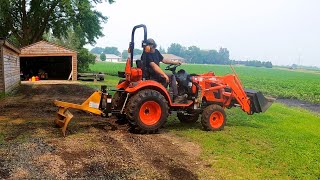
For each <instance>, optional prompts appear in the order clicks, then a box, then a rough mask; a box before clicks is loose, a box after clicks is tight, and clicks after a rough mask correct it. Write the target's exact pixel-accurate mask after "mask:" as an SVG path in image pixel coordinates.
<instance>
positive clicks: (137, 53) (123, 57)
mask: <svg viewBox="0 0 320 180" xmlns="http://www.w3.org/2000/svg"><path fill="white" fill-rule="evenodd" d="M142 53H143V51H142V50H141V49H134V50H133V55H134V56H135V55H141V54H142ZM121 55H122V59H125V60H126V59H127V58H128V50H123V51H122V53H121Z"/></svg>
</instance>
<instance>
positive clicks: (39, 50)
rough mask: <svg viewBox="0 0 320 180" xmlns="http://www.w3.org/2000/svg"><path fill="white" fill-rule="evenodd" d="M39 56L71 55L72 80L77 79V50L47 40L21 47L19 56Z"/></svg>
mask: <svg viewBox="0 0 320 180" xmlns="http://www.w3.org/2000/svg"><path fill="white" fill-rule="evenodd" d="M41 56H52V57H54V56H70V57H72V58H71V59H72V80H73V81H76V80H77V75H78V59H77V52H76V51H73V50H70V49H68V48H65V47H63V46H60V45H57V44H54V43H49V42H47V41H39V42H37V43H34V44H31V45H29V46H26V47H23V48H22V49H21V54H20V57H41Z"/></svg>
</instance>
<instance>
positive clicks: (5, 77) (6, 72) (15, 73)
mask: <svg viewBox="0 0 320 180" xmlns="http://www.w3.org/2000/svg"><path fill="white" fill-rule="evenodd" d="M19 54H20V50H19V49H18V48H16V47H15V46H14V45H12V44H11V43H9V42H8V41H6V40H5V39H3V38H0V93H8V92H10V91H12V90H13V89H15V88H17V87H18V86H19V85H20V60H19Z"/></svg>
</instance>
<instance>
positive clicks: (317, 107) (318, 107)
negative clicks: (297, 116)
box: [277, 99, 320, 113]
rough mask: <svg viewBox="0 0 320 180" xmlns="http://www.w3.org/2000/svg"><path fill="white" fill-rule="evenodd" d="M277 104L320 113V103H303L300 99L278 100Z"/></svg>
mask: <svg viewBox="0 0 320 180" xmlns="http://www.w3.org/2000/svg"><path fill="white" fill-rule="evenodd" d="M277 102H280V103H283V104H286V105H288V106H293V107H301V108H303V109H306V110H309V111H313V112H315V113H320V104H319V103H310V102H307V101H301V100H298V99H277Z"/></svg>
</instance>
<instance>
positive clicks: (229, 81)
mask: <svg viewBox="0 0 320 180" xmlns="http://www.w3.org/2000/svg"><path fill="white" fill-rule="evenodd" d="M222 80H223V82H224V84H226V85H227V86H229V87H230V88H231V90H232V92H231V98H232V97H233V98H235V99H236V100H237V101H238V103H239V104H240V106H241V109H242V110H243V111H245V112H247V113H248V114H252V111H251V106H250V105H251V104H250V99H249V98H248V96H247V94H246V92H245V91H244V89H243V86H242V84H241V82H240V80H239V79H238V77H237V76H235V75H233V74H229V75H226V76H223V77H222Z"/></svg>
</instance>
